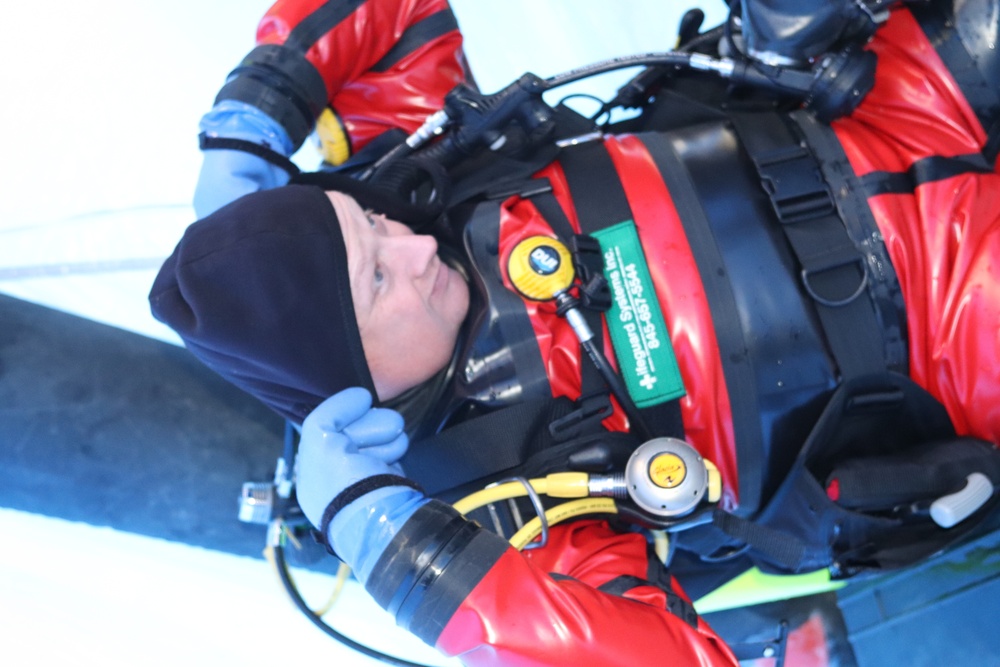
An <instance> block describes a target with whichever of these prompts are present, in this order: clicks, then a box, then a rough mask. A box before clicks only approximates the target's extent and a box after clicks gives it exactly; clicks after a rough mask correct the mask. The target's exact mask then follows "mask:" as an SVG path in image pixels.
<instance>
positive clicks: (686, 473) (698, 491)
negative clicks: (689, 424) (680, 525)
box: [625, 438, 722, 517]
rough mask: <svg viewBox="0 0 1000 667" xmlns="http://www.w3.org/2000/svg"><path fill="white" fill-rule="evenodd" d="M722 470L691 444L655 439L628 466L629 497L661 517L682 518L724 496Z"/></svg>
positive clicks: (632, 458) (640, 448) (637, 451)
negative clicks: (720, 471) (701, 505)
mask: <svg viewBox="0 0 1000 667" xmlns="http://www.w3.org/2000/svg"><path fill="white" fill-rule="evenodd" d="M721 482H722V480H721V477H720V476H719V471H718V469H717V468H716V467H715V465H714V464H712V463H711V462H710V461H707V460H706V459H704V458H703V457H702V456H701V454H699V453H698V450H696V449H695V448H694V447H692V446H691V445H689V444H687V443H686V442H684V441H683V440H679V439H677V438H654V439H652V440H649V441H647V442H645V443H643V444H642V445H640V446H639V447H638V448H637V449H636V450H635V451H634V452H632V456H631V457H630V458H629V461H628V464H627V465H626V467H625V484H626V486H627V489H628V494H629V496H631V497H632V500H633V501H634V502H635V504H636V505H638V506H639V507H641V508H642V509H644V510H646V511H647V512H650V513H651V514H655V515H657V516H662V517H673V516H683V515H685V514H687V513H689V512H691V511H692V510H694V508H695V507H697V506H698V505H699V504H700V503H701V502H702V501H703V500H707V501H708V502H716V501H718V499H719V497H720V496H721V495H722V488H721V486H722V484H721Z"/></svg>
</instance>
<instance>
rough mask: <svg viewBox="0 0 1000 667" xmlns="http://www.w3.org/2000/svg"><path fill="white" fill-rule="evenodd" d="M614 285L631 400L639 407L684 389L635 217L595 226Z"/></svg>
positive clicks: (615, 338)
mask: <svg viewBox="0 0 1000 667" xmlns="http://www.w3.org/2000/svg"><path fill="white" fill-rule="evenodd" d="M593 236H594V237H595V238H596V239H597V240H598V241H599V242H600V244H601V251H602V252H603V254H604V277H605V278H607V281H608V285H609V286H610V288H611V297H612V301H613V303H612V305H611V310H609V311H608V313H607V323H608V330H609V331H610V333H611V344H612V346H613V347H614V350H615V356H616V357H617V359H618V368H619V371H620V372H621V374H622V377H623V378H624V379H625V386H626V387H628V393H629V395H630V396H632V400H634V401H635V404H636V405H638V406H639V407H640V408H644V407H649V406H651V405H657V404H659V403H664V402H666V401H670V400H673V399H675V398H680V397H681V396H683V395H684V393H685V392H684V382H683V381H682V380H681V372H680V369H679V368H678V367H677V358H676V357H675V356H674V348H673V346H672V345H671V343H670V335H669V331H668V330H667V325H666V322H665V321H664V319H663V312H662V311H661V310H660V304H659V302H658V301H657V300H656V291H655V290H654V289H653V280H652V278H651V277H650V275H649V267H648V266H647V265H646V256H645V255H644V254H643V252H642V245H641V244H640V243H639V234H638V232H636V229H635V224H634V223H633V222H632V221H631V220H626V221H625V222H622V223H619V224H617V225H615V226H613V227H608V228H606V229H602V230H601V231H599V232H595V233H594V234H593Z"/></svg>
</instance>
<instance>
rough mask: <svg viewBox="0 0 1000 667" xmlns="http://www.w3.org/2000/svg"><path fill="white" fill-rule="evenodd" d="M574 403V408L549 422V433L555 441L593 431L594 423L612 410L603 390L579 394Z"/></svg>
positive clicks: (609, 399)
mask: <svg viewBox="0 0 1000 667" xmlns="http://www.w3.org/2000/svg"><path fill="white" fill-rule="evenodd" d="M576 404H577V406H578V407H577V409H576V410H574V411H573V412H571V413H569V414H568V415H566V416H565V417H560V418H559V419H556V420H555V421H553V422H552V423H551V424H549V433H550V434H551V435H552V437H553V438H554V439H555V441H556V442H565V441H567V440H572V439H573V438H577V437H579V436H581V435H583V434H584V433H586V432H588V431H593V430H594V427H595V426H596V425H599V424H600V423H601V422H602V421H604V420H605V419H606V418H607V417H610V416H611V413H612V412H614V407H613V406H612V405H611V398H610V396H609V395H608V392H605V391H602V392H598V393H595V394H590V395H589V396H581V397H580V398H578V399H577V400H576Z"/></svg>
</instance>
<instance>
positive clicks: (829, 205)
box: [757, 146, 837, 225]
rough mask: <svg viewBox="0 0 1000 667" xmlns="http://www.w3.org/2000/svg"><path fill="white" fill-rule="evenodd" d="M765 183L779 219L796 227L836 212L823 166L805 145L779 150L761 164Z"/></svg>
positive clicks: (762, 178) (761, 173) (758, 165)
mask: <svg viewBox="0 0 1000 667" xmlns="http://www.w3.org/2000/svg"><path fill="white" fill-rule="evenodd" d="M757 169H758V170H759V172H760V176H761V183H762V185H763V186H764V190H765V191H766V192H767V194H768V197H769V198H770V200H771V206H772V207H773V208H774V212H775V214H776V215H777V216H778V220H779V221H780V222H781V223H782V224H786V225H787V224H794V223H796V222H802V221H803V220H811V219H813V218H818V217H820V216H824V215H831V214H834V213H836V211H837V207H836V205H835V203H834V201H833V196H832V195H831V194H830V188H829V187H828V186H827V184H826V182H825V181H824V180H823V176H822V174H821V173H820V171H819V165H818V164H816V161H815V160H814V159H813V157H812V155H811V154H810V153H809V151H808V150H806V149H805V148H803V147H801V146H796V147H793V148H788V149H785V150H780V151H775V152H774V153H772V154H771V155H769V156H767V157H764V158H761V159H759V160H758V162H757Z"/></svg>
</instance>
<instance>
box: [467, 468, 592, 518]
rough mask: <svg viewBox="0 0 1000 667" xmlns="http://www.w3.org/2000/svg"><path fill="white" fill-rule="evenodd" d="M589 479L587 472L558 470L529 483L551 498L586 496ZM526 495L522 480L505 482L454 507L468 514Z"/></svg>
mask: <svg viewBox="0 0 1000 667" xmlns="http://www.w3.org/2000/svg"><path fill="white" fill-rule="evenodd" d="M589 479H590V477H589V475H587V473H585V472H557V473H553V474H551V475H548V476H546V477H539V478H536V479H531V480H528V483H529V484H531V486H532V488H533V489H534V490H535V491H536V492H537V493H539V494H541V495H546V496H549V497H551V498H585V497H587V494H588V493H589V489H588V482H589ZM526 495H528V490H527V489H526V488H524V484H522V483H521V482H505V483H503V484H498V485H497V486H490V487H487V488H485V489H483V490H482V491H476V492H475V493H472V494H470V495H468V496H466V497H465V498H462V499H461V500H459V501H458V502H457V503H455V505H454V507H455V509H457V510H458V511H459V512H461V513H462V514H468V513H469V512H471V511H473V510H475V509H479V508H480V507H482V506H484V505H489V504H490V503H495V502H499V501H501V500H508V499H510V498H520V497H521V496H526Z"/></svg>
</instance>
